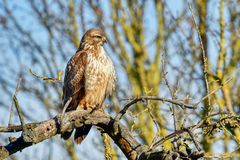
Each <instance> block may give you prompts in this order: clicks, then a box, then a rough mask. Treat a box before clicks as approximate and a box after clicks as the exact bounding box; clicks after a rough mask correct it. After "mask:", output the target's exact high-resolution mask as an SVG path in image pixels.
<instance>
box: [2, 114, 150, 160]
mask: <svg viewBox="0 0 240 160" xmlns="http://www.w3.org/2000/svg"><path fill="white" fill-rule="evenodd" d="M60 122H61V131H62V132H64V131H67V130H72V129H73V128H76V127H81V126H83V125H86V124H92V125H96V126H98V127H100V128H101V129H103V131H104V132H106V133H107V134H108V135H109V136H110V137H111V138H112V139H113V141H114V142H115V143H116V144H117V145H118V146H119V148H120V149H121V150H122V151H123V153H124V154H125V156H126V157H127V158H128V159H132V160H134V159H137V158H138V155H140V154H141V153H142V152H144V151H145V150H146V149H147V147H146V146H145V145H142V144H140V143H139V142H137V141H136V139H135V138H134V137H133V136H132V135H131V133H130V131H129V130H128V129H127V128H126V127H124V126H123V125H121V124H120V123H118V132H117V134H115V133H114V128H113V124H114V120H113V119H112V118H111V117H110V116H109V115H108V114H106V113H102V112H100V111H94V112H93V113H91V114H89V112H88V111H85V110H80V111H73V112H67V113H65V116H64V117H63V119H62V121H61V114H59V115H57V116H56V117H54V118H52V119H49V120H47V121H43V122H40V123H29V124H26V125H25V126H26V128H27V129H26V134H25V136H24V138H23V136H21V137H19V138H18V139H17V140H16V141H14V142H11V143H9V144H7V145H6V146H0V160H2V159H5V158H7V157H8V156H9V155H12V154H14V153H16V152H18V151H21V150H23V149H24V148H26V147H29V146H31V145H33V144H36V143H39V142H42V141H44V140H46V139H48V138H50V137H53V136H55V135H56V134H60ZM3 128H4V127H0V129H1V130H0V131H15V130H16V131H20V130H22V129H21V128H20V126H15V128H14V127H6V129H5V130H4V129H3Z"/></svg>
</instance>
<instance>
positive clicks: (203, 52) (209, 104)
mask: <svg viewBox="0 0 240 160" xmlns="http://www.w3.org/2000/svg"><path fill="white" fill-rule="evenodd" d="M188 7H189V10H190V11H191V14H192V19H193V22H194V26H195V28H196V30H197V33H198V39H199V42H200V46H201V50H202V59H203V74H204V81H205V86H206V91H207V95H208V94H209V86H208V72H207V57H206V52H205V49H204V46H203V42H202V38H201V34H200V30H199V28H198V25H197V23H196V19H195V15H194V12H193V9H192V6H191V4H190V3H188ZM210 106H211V98H210V96H208V97H207V107H206V109H207V114H210V113H209V112H210V110H211V108H210Z"/></svg>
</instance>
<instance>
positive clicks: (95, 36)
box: [81, 28, 107, 46]
mask: <svg viewBox="0 0 240 160" xmlns="http://www.w3.org/2000/svg"><path fill="white" fill-rule="evenodd" d="M105 42H107V38H106V36H105V33H104V32H103V30H101V29H98V28H93V29H90V30H88V31H87V32H86V33H85V34H84V35H83V37H82V40H81V44H82V43H85V44H86V43H87V44H90V45H101V46H102V45H103V44H104V43H105Z"/></svg>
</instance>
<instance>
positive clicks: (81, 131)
mask: <svg viewBox="0 0 240 160" xmlns="http://www.w3.org/2000/svg"><path fill="white" fill-rule="evenodd" d="M91 127H92V125H84V126H83V127H80V128H76V131H75V134H74V141H75V143H77V144H80V143H82V141H83V140H84V139H85V138H86V136H87V134H88V132H89V131H90V129H91Z"/></svg>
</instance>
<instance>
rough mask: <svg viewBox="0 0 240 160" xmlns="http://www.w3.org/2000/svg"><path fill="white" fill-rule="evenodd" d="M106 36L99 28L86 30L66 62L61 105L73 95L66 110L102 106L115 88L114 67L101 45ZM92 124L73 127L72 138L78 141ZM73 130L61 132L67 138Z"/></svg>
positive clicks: (79, 141) (85, 134)
mask: <svg viewBox="0 0 240 160" xmlns="http://www.w3.org/2000/svg"><path fill="white" fill-rule="evenodd" d="M105 42H106V36H105V34H104V32H103V31H102V30H101V29H97V28H94V29H90V30H88V31H87V32H86V33H85V34H84V36H83V37H82V39H81V42H80V45H79V48H78V50H77V51H76V53H75V55H73V56H72V58H71V59H70V60H69V61H68V63H67V66H66V70H65V77H64V86H63V106H64V105H65V104H66V103H67V101H68V100H69V99H70V98H72V100H71V101H70V104H69V105H68V107H67V109H66V111H71V110H78V109H84V110H93V109H99V108H101V106H102V104H103V102H104V100H105V98H106V97H107V96H109V95H111V94H112V91H113V90H115V81H116V76H115V69H114V65H113V63H112V60H111V59H110V57H109V56H108V55H107V54H106V52H105V50H104V48H103V45H104V43H105ZM90 129H91V125H85V126H83V127H80V128H76V131H75V135H74V141H75V142H76V143H77V144H80V143H81V142H82V141H83V139H84V138H85V137H86V136H87V134H88V132H89V131H90ZM71 133H72V131H70V132H64V133H62V137H63V138H64V139H65V140H66V139H68V138H69V137H70V136H71Z"/></svg>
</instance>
